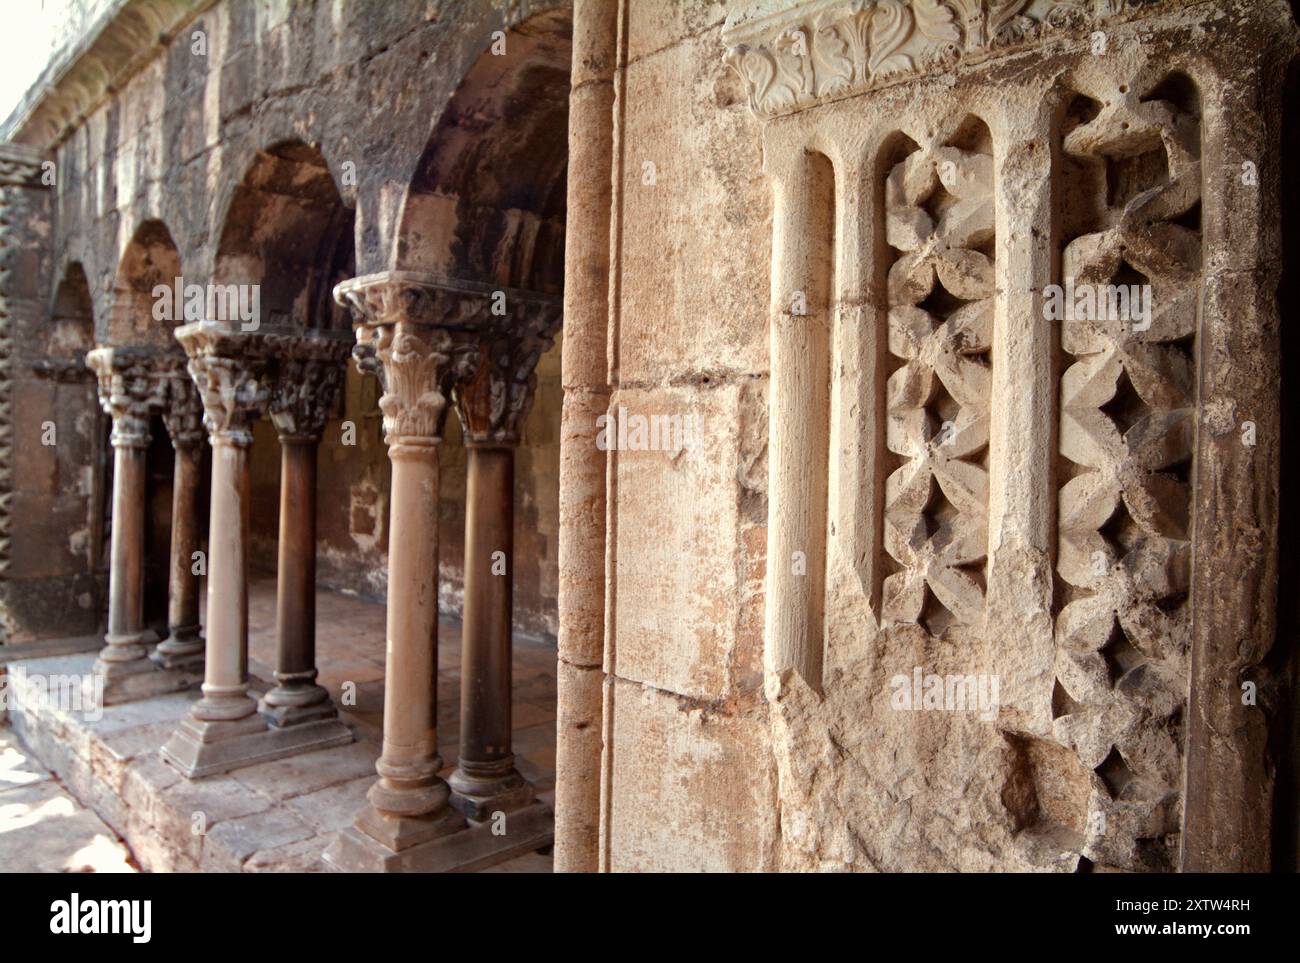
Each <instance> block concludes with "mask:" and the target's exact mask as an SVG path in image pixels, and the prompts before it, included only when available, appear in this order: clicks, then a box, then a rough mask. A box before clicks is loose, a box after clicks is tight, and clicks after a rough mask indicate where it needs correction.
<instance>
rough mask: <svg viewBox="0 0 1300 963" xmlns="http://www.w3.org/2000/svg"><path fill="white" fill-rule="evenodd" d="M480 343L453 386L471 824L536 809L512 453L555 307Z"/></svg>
mask: <svg viewBox="0 0 1300 963" xmlns="http://www.w3.org/2000/svg"><path fill="white" fill-rule="evenodd" d="M506 307H507V310H508V314H507V316H506V317H504V318H494V319H493V321H495V322H500V323H497V324H494V325H493V331H492V333H490V334H489V335H488V336H487V337H485V338H484V340H483V343H482V347H481V349H480V360H479V366H478V369H477V370H476V371H475V373H474V375H473V377H471V378H468V379H465V380H463V381H461V382H460V383H459V384H458V385H457V386H456V413H457V415H458V416H459V417H460V420H461V425H462V427H463V429H464V437H465V447H466V448H467V449H468V450H469V452H468V454H469V464H468V486H467V490H466V499H465V502H466V504H465V609H464V625H463V628H462V633H461V643H462V648H461V691H460V758H459V759H458V760H457V765H456V771H455V772H454V773H453V774H452V777H451V787H452V790H453V796H452V805H454V806H455V807H456V808H457V809H459V810H460V811H461V812H463V813H464V814H465V816H466V817H467V818H469V819H471V820H475V821H482V820H485V819H488V818H490V817H491V816H492V814H493V813H496V812H507V813H508V812H510V811H511V810H514V809H518V808H520V807H521V806H526V805H528V804H529V803H531V802H532V801H533V788H532V786H530V785H529V784H528V783H527V782H526V781H525V780H524V778H523V777H522V776H521V775H519V773H518V771H517V770H516V769H515V764H514V763H515V757H514V753H513V751H512V748H511V731H510V729H511V711H510V709H511V706H510V703H511V697H512V683H511V657H512V654H513V638H512V624H513V613H512V601H513V586H514V499H515V485H514V482H515V448H516V447H517V446H518V444H519V430H520V426H521V425H522V424H523V422H524V420H525V418H526V417H527V414H528V410H529V408H530V407H531V405H532V400H533V393H534V390H535V387H536V381H537V379H536V375H535V373H534V370H535V369H536V367H537V361H538V359H539V358H540V357H541V355H542V353H543V352H544V351H546V349H548V348H549V347H550V346H551V344H552V343H553V337H554V333H555V330H556V329H557V328H558V327H559V322H560V312H559V306H558V305H557V304H553V303H551V302H548V301H544V300H528V301H521V303H520V304H518V305H517V306H516V307H517V310H510V307H511V306H510V304H509V301H508V300H507V305H506Z"/></svg>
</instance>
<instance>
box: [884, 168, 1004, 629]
mask: <svg viewBox="0 0 1300 963" xmlns="http://www.w3.org/2000/svg"><path fill="white" fill-rule="evenodd" d="M992 186H993V159H992V157H990V156H989V155H987V154H982V153H975V152H970V151H965V150H959V149H957V148H955V147H939V148H936V149H932V150H917V151H915V152H913V153H912V154H911V155H909V156H908V157H907V158H906V159H905V160H903V161H902V162H900V163H899V164H897V165H896V166H895V167H894V168H893V170H892V171H891V172H890V173H889V176H888V179H887V181H886V185H885V208H886V231H887V239H888V242H889V245H890V246H891V247H892V248H894V249H895V250H897V251H899V252H901V253H900V256H899V257H898V259H897V260H896V261H895V262H894V263H893V265H892V266H891V267H890V269H889V277H888V295H889V350H890V353H891V354H893V355H894V356H895V357H896V358H898V359H900V360H901V361H902V362H903V363H902V365H901V367H899V368H898V369H897V370H896V371H894V373H893V374H892V375H891V376H890V378H889V382H888V386H887V389H886V390H887V399H886V407H887V410H888V422H887V427H886V439H885V440H886V445H887V447H888V448H889V450H890V451H891V452H893V453H894V454H896V455H899V456H901V457H902V458H903V459H904V461H903V464H902V465H901V467H899V468H898V469H897V470H895V471H894V472H893V473H891V474H890V476H889V478H888V480H887V481H886V487H885V549H886V551H887V552H888V553H889V555H890V556H891V557H892V558H893V560H894V561H895V562H896V563H897V564H898V565H899V566H901V570H900V571H898V572H895V573H894V574H892V575H889V576H888V577H886V579H885V582H884V586H883V595H882V608H883V612H884V615H885V619H886V621H887V622H890V623H907V622H911V623H919V622H924V623H925V624H926V625H927V627H928V628H929V629H930V630H931V631H932V632H934V633H935V634H942V632H943V630H944V629H945V628H946V627H947V626H948V625H950V624H957V625H967V626H969V625H975V624H976V623H978V622H979V620H980V619H981V617H982V615H983V610H984V589H983V585H982V580H981V579H980V578H978V577H977V567H978V566H979V565H980V563H982V561H983V560H984V558H985V556H986V554H987V544H988V535H987V512H988V473H987V471H986V470H985V468H984V467H983V465H981V464H980V463H979V459H980V458H981V457H982V455H983V454H984V453H985V452H986V450H987V447H988V441H989V392H990V388H991V380H992V379H991V370H990V367H989V364H988V362H987V360H986V356H987V354H988V352H989V350H990V348H991V336H992V325H993V301H992V295H993V289H994V265H993V260H992V258H991V257H990V256H989V254H986V253H984V252H985V251H986V250H987V251H991V250H992V245H993V216H994V213H993V197H992ZM954 305H956V306H955V307H954ZM931 600H933V601H937V602H938V603H939V605H940V606H942V609H941V610H938V609H934V607H933V606H932V605H931V604H930V602H931ZM945 613H946V614H945Z"/></svg>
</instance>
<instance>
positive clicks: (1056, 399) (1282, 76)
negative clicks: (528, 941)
mask: <svg viewBox="0 0 1300 963" xmlns="http://www.w3.org/2000/svg"><path fill="white" fill-rule="evenodd" d="M64 16H65V20H64V22H63V25H62V32H61V34H60V37H59V39H58V42H57V43H56V45H55V47H54V49H53V50H52V52H51V56H50V58H49V61H48V64H47V66H46V68H45V71H44V73H43V74H42V75H41V77H40V78H39V79H36V78H34V80H35V82H34V83H32V85H31V86H30V88H29V89H28V91H27V93H26V95H25V96H23V98H22V99H21V100H20V101H19V103H18V104H17V106H16V107H15V108H14V110H13V112H12V113H11V114H10V116H9V118H8V120H7V121H6V122H5V123H4V125H3V129H0V140H3V141H4V143H3V145H0V672H3V673H4V677H3V683H2V684H3V687H4V688H3V689H2V690H0V691H3V693H4V695H5V701H4V705H3V707H2V708H0V711H2V712H3V713H4V720H5V728H3V729H0V759H6V758H7V759H9V760H10V761H11V763H12V766H13V767H17V768H15V769H14V771H15V772H17V771H19V770H22V771H23V772H27V773H29V774H32V775H31V778H30V779H26V778H24V779H15V780H12V781H10V782H5V781H4V780H2V779H0V804H4V803H8V804H10V805H13V806H18V807H20V809H18V810H15V812H18V811H22V812H26V811H29V810H34V809H36V808H38V807H39V806H40V805H42V804H43V802H44V801H45V800H47V799H48V798H51V797H50V794H52V793H67V794H70V795H71V797H73V799H74V801H75V806H76V807H78V809H79V811H84V813H85V814H86V818H87V819H93V820H96V821H97V822H96V825H100V824H102V825H103V826H104V827H107V828H106V830H105V831H106V832H107V833H108V834H109V835H110V836H111V837H112V838H113V841H114V845H116V846H118V847H120V849H121V851H122V852H123V853H125V854H127V855H126V857H125V858H127V859H128V860H129V861H131V862H132V864H133V865H135V866H137V867H139V868H143V869H148V870H154V871H268V870H313V871H315V870H335V871H385V872H387V871H443V870H478V869H487V868H495V869H502V868H507V869H519V870H550V869H552V868H553V869H554V870H557V871H577V872H586V871H627V870H655V871H684V870H721V871H755V870H786V871H805V870H880V871H915V870H943V871H992V870H1033V871H1054V872H1087V871H1091V870H1098V871H1101V870H1121V871H1136V872H1169V871H1203V870H1228V871H1244V870H1269V869H1274V870H1293V869H1295V868H1296V865H1297V844H1298V840H1297V826H1298V820H1297V814H1298V813H1300V805H1298V796H1297V786H1296V782H1295V776H1294V773H1295V769H1296V767H1295V761H1296V752H1297V747H1298V745H1300V743H1297V739H1296V736H1297V734H1300V727H1298V726H1297V722H1300V715H1298V714H1297V705H1296V702H1295V700H1294V698H1293V694H1294V691H1295V686H1296V681H1297V680H1296V672H1297V661H1296V658H1295V651H1296V646H1295V641H1294V640H1295V635H1296V632H1297V630H1298V626H1300V598H1298V597H1297V593H1295V592H1288V591H1281V592H1279V586H1285V585H1286V584H1288V583H1289V582H1292V581H1293V580H1294V579H1295V577H1296V574H1297V573H1296V572H1295V571H1293V567H1294V563H1293V562H1292V560H1291V559H1289V558H1288V557H1287V556H1286V553H1284V552H1280V551H1279V547H1280V546H1283V545H1285V544H1286V538H1287V537H1288V535H1289V534H1294V533H1296V532H1300V518H1297V513H1296V512H1295V510H1294V509H1293V508H1292V507H1291V506H1290V505H1289V503H1288V501H1287V500H1286V499H1284V498H1283V497H1282V494H1283V493H1284V492H1285V491H1287V490H1288V485H1289V484H1291V483H1294V482H1295V481H1296V479H1297V477H1300V461H1298V460H1297V458H1298V457H1300V456H1297V454H1296V449H1297V447H1298V446H1297V445H1296V444H1295V442H1294V439H1291V438H1289V437H1288V436H1289V435H1290V434H1291V433H1293V432H1295V431H1296V430H1297V429H1296V424H1297V421H1296V416H1297V408H1296V399H1297V393H1296V391H1295V381H1296V379H1297V377H1300V362H1298V361H1297V359H1300V339H1297V336H1296V335H1295V333H1294V332H1292V331H1291V330H1289V326H1288V325H1287V324H1286V323H1285V322H1284V318H1285V317H1286V315H1287V313H1288V311H1289V310H1290V309H1293V308H1294V307H1295V306H1296V305H1297V304H1300V297H1298V295H1300V288H1298V287H1297V285H1298V282H1297V278H1298V277H1300V262H1297V258H1300V228H1297V225H1300V212H1297V213H1295V214H1292V213H1291V211H1290V207H1291V206H1292V203H1293V202H1292V201H1291V199H1290V196H1289V195H1287V194H1285V193H1284V192H1283V190H1282V180H1283V177H1284V176H1285V173H1286V172H1287V171H1289V170H1294V169H1296V166H1295V165H1296V164H1297V163H1298V162H1300V113H1298V112H1297V111H1298V110H1300V99H1298V98H1300V72H1298V71H1297V67H1296V63H1297V61H1296V53H1297V37H1298V33H1297V29H1296V22H1295V17H1294V11H1293V10H1292V8H1291V5H1290V4H1288V3H1287V2H1284V0H807V2H794V0H735V2H728V3H721V2H713V0H672V2H669V0H662V2H661V0H463V2H453V0H448V2H431V3H425V2H415V0H410V2H393V3H376V2H368V0H333V2H324V0H261V2H251V0H87V2H85V3H73V4H67V5H66V11H65V13H64ZM452 412H454V417H451V416H450V415H451V414H452ZM4 771H5V770H0V774H2V773H3V772H4ZM24 831H25V832H29V833H35V832H37V830H36V829H30V830H24ZM13 838H14V839H17V838H18V837H17V836H14V837H13ZM32 838H34V839H40V838H43V837H36V836H33V837H32ZM6 852H8V853H9V854H10V855H9V856H8V857H5V856H4V854H5V853H6ZM23 852H25V853H26V852H35V850H34V849H27V850H24V851H23ZM15 853H17V850H16V849H11V850H6V849H5V847H4V843H3V841H2V836H0V863H3V862H4V861H5V860H6V859H10V860H13V861H14V862H13V864H12V866H11V868H17V867H18V866H19V865H20V864H21V859H20V857H19V856H18V855H15ZM24 858H25V857H24ZM30 868H51V867H48V866H44V865H36V864H33V865H32V867H30ZM53 868H59V867H53ZM62 868H76V867H75V866H64V867H62Z"/></svg>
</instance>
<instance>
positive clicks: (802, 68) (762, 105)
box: [723, 0, 1140, 116]
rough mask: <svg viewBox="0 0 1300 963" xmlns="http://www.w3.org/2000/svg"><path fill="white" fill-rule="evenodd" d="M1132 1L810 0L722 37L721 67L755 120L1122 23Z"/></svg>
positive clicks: (725, 32)
mask: <svg viewBox="0 0 1300 963" xmlns="http://www.w3.org/2000/svg"><path fill="white" fill-rule="evenodd" d="M1138 6H1140V4H1138V3H1135V2H1133V0H852V2H849V3H843V2H833V0H813V2H811V3H809V4H803V5H796V6H793V7H792V8H791V9H790V10H788V11H784V12H781V13H779V14H776V15H773V16H769V17H764V18H761V19H758V20H756V21H754V22H751V23H737V24H734V25H729V26H727V27H726V28H724V30H723V39H724V42H725V43H726V44H727V50H726V53H725V55H724V58H723V59H724V62H725V63H726V64H727V65H728V66H729V67H730V68H731V69H733V70H734V71H735V72H736V74H737V75H738V76H739V77H740V79H741V81H742V82H743V83H744V85H745V87H746V90H747V95H748V102H749V107H750V109H751V110H752V111H754V113H756V114H759V115H761V116H772V115H777V114H782V113H787V112H789V111H793V110H798V109H799V108H801V107H805V106H808V105H811V104H814V103H817V102H818V101H819V100H822V99H826V98H831V97H839V96H844V95H848V94H852V93H856V92H860V91H863V90H867V89H869V88H871V87H872V86H874V85H876V84H880V83H885V82H888V81H890V80H892V79H895V78H897V77H902V76H908V75H914V74H919V73H923V72H926V71H930V70H938V69H947V68H948V67H950V66H951V65H952V64H953V63H954V62H955V61H956V60H958V59H959V58H961V57H969V56H979V55H981V54H983V53H985V52H988V51H992V50H1001V49H1004V48H1009V47H1013V46H1016V45H1022V44H1026V43H1029V42H1032V41H1034V40H1037V39H1039V38H1040V37H1042V36H1043V33H1044V28H1051V29H1055V30H1063V29H1069V30H1079V29H1083V28H1085V27H1087V26H1089V25H1093V26H1095V25H1098V24H1101V23H1103V22H1105V21H1106V20H1107V19H1110V18H1114V17H1119V16H1126V15H1127V14H1128V13H1129V12H1130V11H1131V10H1133V9H1135V8H1136V7H1138Z"/></svg>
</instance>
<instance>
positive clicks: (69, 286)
mask: <svg viewBox="0 0 1300 963" xmlns="http://www.w3.org/2000/svg"><path fill="white" fill-rule="evenodd" d="M94 346H95V305H94V299H93V298H92V297H91V294H90V281H89V280H88V279H87V278H86V270H85V268H83V267H82V266H81V262H80V261H70V262H68V264H67V266H66V267H65V268H64V269H63V274H62V276H61V277H60V278H59V282H58V286H57V287H56V288H55V289H54V301H53V304H52V305H51V306H50V324H49V326H48V328H47V329H46V331H45V335H44V337H43V338H42V341H41V347H42V351H41V354H42V356H44V357H47V358H57V359H62V358H65V357H67V358H73V359H76V361H77V362H78V363H80V362H81V360H82V358H83V357H84V356H85V353H86V352H87V351H89V350H90V349H91V348H93V347H94Z"/></svg>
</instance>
